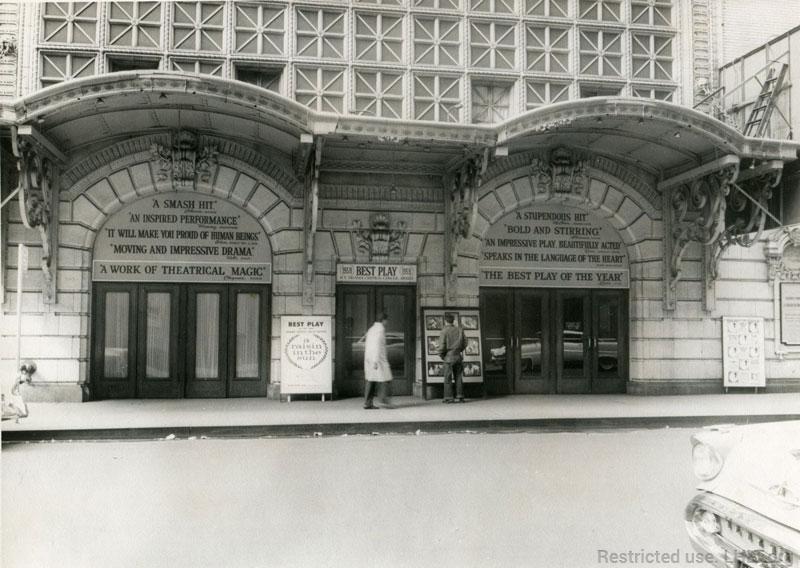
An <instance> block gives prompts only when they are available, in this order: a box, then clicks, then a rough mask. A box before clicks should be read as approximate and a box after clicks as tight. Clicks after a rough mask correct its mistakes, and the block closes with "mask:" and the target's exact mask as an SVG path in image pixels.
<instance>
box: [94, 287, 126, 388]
mask: <svg viewBox="0 0 800 568" xmlns="http://www.w3.org/2000/svg"><path fill="white" fill-rule="evenodd" d="M136 291H137V287H136V284H134V283H117V282H96V283H95V284H94V289H93V290H92V299H93V304H94V312H93V313H94V317H92V359H91V361H92V364H91V369H92V379H93V380H92V382H91V385H92V396H93V398H97V399H105V398H133V397H135V396H136V377H137V367H136V363H137V357H136V349H135V348H132V347H133V346H134V344H133V342H134V341H135V338H136V326H137V325H138V321H137V319H138V317H137V313H136V311H135V310H136V305H137V299H136ZM109 292H112V293H113V292H124V293H127V294H128V347H127V350H128V353H127V356H128V375H127V377H125V378H106V377H105V350H106V346H105V336H106V333H105V332H106V325H108V323H107V322H106V318H105V311H106V294H107V293H109Z"/></svg>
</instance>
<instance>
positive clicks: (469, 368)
mask: <svg viewBox="0 0 800 568" xmlns="http://www.w3.org/2000/svg"><path fill="white" fill-rule="evenodd" d="M449 313H452V314H453V318H454V323H457V324H458V325H460V326H461V328H462V329H463V330H464V335H465V336H466V338H467V346H466V348H465V349H464V383H465V384H469V383H483V357H482V351H481V325H480V323H481V321H480V310H479V309H478V308H423V309H422V334H423V339H424V341H423V353H424V358H423V365H422V375H423V377H424V379H425V384H443V383H444V369H443V362H442V358H441V357H440V356H439V353H438V350H439V334H440V333H441V332H442V329H444V316H445V315H446V314H449Z"/></svg>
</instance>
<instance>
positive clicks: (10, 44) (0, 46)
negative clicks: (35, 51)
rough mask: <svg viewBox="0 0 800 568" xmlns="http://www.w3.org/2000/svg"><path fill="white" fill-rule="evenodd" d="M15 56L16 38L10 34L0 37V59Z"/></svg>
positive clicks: (3, 59)
mask: <svg viewBox="0 0 800 568" xmlns="http://www.w3.org/2000/svg"><path fill="white" fill-rule="evenodd" d="M16 56H17V40H16V38H14V37H11V36H2V37H0V61H5V60H6V59H11V58H14V57H16Z"/></svg>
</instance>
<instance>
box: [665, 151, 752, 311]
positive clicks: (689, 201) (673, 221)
mask: <svg viewBox="0 0 800 568" xmlns="http://www.w3.org/2000/svg"><path fill="white" fill-rule="evenodd" d="M738 175H739V159H738V157H736V156H726V157H724V158H720V159H719V160H716V161H715V162H712V163H709V164H706V165H704V166H700V167H698V168H695V169H694V170H691V171H689V172H686V173H684V174H680V175H679V176H676V177H675V178H672V179H670V180H666V181H664V182H662V183H661V184H659V189H661V191H663V192H664V197H665V202H666V204H667V210H666V211H665V221H666V237H665V242H664V245H665V246H664V252H665V260H666V263H667V268H666V271H667V275H666V278H665V293H664V302H665V308H666V309H667V310H673V309H675V301H676V297H677V288H678V281H679V280H680V277H681V272H682V260H683V255H684V252H685V251H686V247H687V245H688V244H689V242H691V241H694V242H698V243H701V244H702V245H705V248H704V254H703V258H704V267H705V270H706V271H708V265H709V264H710V262H711V261H710V260H709V259H708V257H709V256H710V255H709V251H710V250H711V249H710V248H709V245H714V246H716V243H717V242H718V240H719V239H720V238H721V236H722V235H723V233H724V231H725V210H726V199H727V197H728V195H729V194H730V192H731V187H732V185H733V183H734V181H736V178H737V177H738ZM712 304H713V296H711V295H707V296H706V309H711V308H710V306H711V305H712Z"/></svg>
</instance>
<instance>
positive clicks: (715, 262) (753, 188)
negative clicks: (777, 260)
mask: <svg viewBox="0 0 800 568" xmlns="http://www.w3.org/2000/svg"><path fill="white" fill-rule="evenodd" d="M782 172H783V170H782V169H777V170H770V171H768V172H767V173H764V174H761V175H759V176H757V177H755V178H752V179H749V180H746V181H740V183H738V184H733V189H732V190H731V192H730V194H729V195H728V199H727V210H726V218H727V221H726V222H727V226H726V227H725V230H724V231H723V233H722V235H720V237H719V239H717V241H716V242H714V243H712V245H711V247H712V252H711V265H710V266H709V271H708V274H707V275H706V278H707V280H706V284H707V285H710V284H711V283H712V282H713V280H715V279H716V278H717V276H718V273H719V262H720V259H721V258H722V255H723V253H724V252H725V250H726V249H727V248H728V247H729V246H731V245H732V244H736V245H739V246H742V247H751V246H752V245H753V243H755V242H757V241H758V240H759V239H760V238H761V233H762V232H763V231H764V225H765V222H766V219H767V214H766V212H767V206H768V203H769V199H770V198H771V197H772V190H773V189H774V188H775V187H776V186H777V185H778V184H779V183H780V180H781V174H782Z"/></svg>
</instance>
